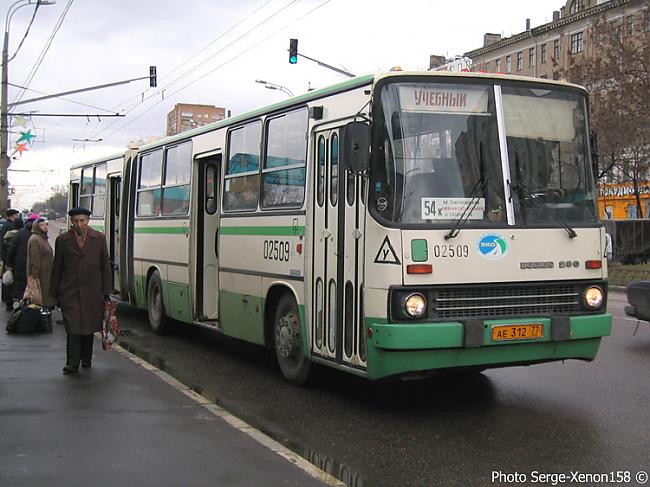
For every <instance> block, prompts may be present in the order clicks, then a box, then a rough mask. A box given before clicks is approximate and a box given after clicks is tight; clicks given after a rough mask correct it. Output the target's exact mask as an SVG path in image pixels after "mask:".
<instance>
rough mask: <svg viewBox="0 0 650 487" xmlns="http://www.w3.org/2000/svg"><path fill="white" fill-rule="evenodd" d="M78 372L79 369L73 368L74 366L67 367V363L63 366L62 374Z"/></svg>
mask: <svg viewBox="0 0 650 487" xmlns="http://www.w3.org/2000/svg"><path fill="white" fill-rule="evenodd" d="M77 372H79V369H75V368H74V367H68V366H67V365H66V366H65V367H63V374H64V375H68V374H76V373H77Z"/></svg>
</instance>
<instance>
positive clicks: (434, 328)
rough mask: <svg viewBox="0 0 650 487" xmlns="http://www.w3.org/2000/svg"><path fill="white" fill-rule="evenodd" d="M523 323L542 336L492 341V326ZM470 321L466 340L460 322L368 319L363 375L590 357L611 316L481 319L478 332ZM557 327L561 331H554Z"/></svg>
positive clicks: (608, 330) (607, 329) (377, 376)
mask: <svg viewBox="0 0 650 487" xmlns="http://www.w3.org/2000/svg"><path fill="white" fill-rule="evenodd" d="M527 324H528V325H532V324H535V325H538V324H541V325H542V326H543V332H542V335H541V336H540V337H539V338H534V339H514V340H507V341H505V340H495V339H493V328H494V327H495V326H499V325H501V326H503V325H516V326H520V325H527ZM474 325H475V326H474V329H473V331H471V333H472V334H473V338H472V339H471V340H469V339H468V336H469V335H470V330H469V328H468V327H467V325H466V324H464V323H461V322H443V323H386V322H381V321H380V320H372V319H368V320H366V332H367V337H368V338H367V346H368V361H367V364H368V365H367V366H368V369H367V370H368V378H370V379H381V378H383V377H388V376H392V375H399V374H407V373H412V372H416V373H417V372H424V371H430V370H435V369H447V368H456V367H478V368H490V367H502V366H508V365H525V364H533V363H540V362H549V361H555V360H564V359H581V360H593V359H594V358H595V357H596V354H597V352H598V347H599V346H600V340H601V338H602V337H604V336H608V335H610V334H611V329H612V315H611V314H609V313H604V314H599V315H586V316H576V317H567V318H565V321H564V323H561V322H560V321H558V320H556V319H551V318H526V319H524V320H520V319H516V320H485V321H481V322H480V323H478V325H479V326H478V335H477V327H476V323H474ZM553 327H555V331H554V330H553ZM561 327H563V328H564V330H563V331H562V332H559V331H558V330H560V328H561ZM466 328H467V329H466Z"/></svg>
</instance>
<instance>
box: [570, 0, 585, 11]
mask: <svg viewBox="0 0 650 487" xmlns="http://www.w3.org/2000/svg"><path fill="white" fill-rule="evenodd" d="M584 9H585V0H574V1H573V2H571V7H569V12H571V13H572V14H575V13H578V12H580V11H581V10H584Z"/></svg>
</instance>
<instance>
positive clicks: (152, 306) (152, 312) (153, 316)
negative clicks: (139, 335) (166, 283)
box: [147, 271, 169, 333]
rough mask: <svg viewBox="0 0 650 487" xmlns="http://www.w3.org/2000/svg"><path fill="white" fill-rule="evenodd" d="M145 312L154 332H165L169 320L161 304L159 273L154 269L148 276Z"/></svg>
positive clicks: (161, 294) (161, 293)
mask: <svg viewBox="0 0 650 487" xmlns="http://www.w3.org/2000/svg"><path fill="white" fill-rule="evenodd" d="M147 314H148V315H149V324H151V328H152V329H153V331H155V332H156V333H165V332H166V331H167V329H168V323H169V320H168V319H167V317H166V316H165V306H164V304H163V292H162V280H161V279H160V274H159V273H158V271H155V272H154V273H153V274H152V275H151V277H150V278H149V285H148V286H147Z"/></svg>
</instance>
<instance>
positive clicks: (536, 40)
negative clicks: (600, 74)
mask: <svg viewBox="0 0 650 487" xmlns="http://www.w3.org/2000/svg"><path fill="white" fill-rule="evenodd" d="M649 3H650V2H648V0H610V1H604V0H569V1H568V2H567V3H566V4H565V5H564V6H563V7H562V8H561V9H560V10H556V11H554V12H553V17H552V18H553V20H552V21H551V22H548V23H546V24H543V25H540V26H537V27H531V26H530V20H526V23H525V30H524V31H523V32H520V33H519V34H516V35H513V36H511V37H507V38H502V37H501V35H500V34H490V33H486V34H485V35H484V39H483V47H480V48H478V49H474V50H472V51H469V52H467V53H465V56H466V57H468V58H470V59H471V60H472V70H473V71H483V72H488V73H507V74H516V75H521V76H534V77H539V78H547V79H558V78H559V77H560V74H559V72H560V70H561V69H562V68H566V67H568V66H569V65H570V63H571V62H572V61H577V60H579V59H582V58H587V59H590V58H594V57H597V56H599V55H601V53H600V51H599V45H600V39H599V33H598V32H597V29H596V28H595V25H596V24H597V23H598V22H600V21H602V20H603V19H604V20H605V21H606V22H608V23H609V25H610V26H612V27H614V28H616V29H620V32H621V35H622V36H630V37H631V36H633V35H636V34H639V33H645V34H646V35H647V34H648V33H650V13H649V10H650V9H649V8H648V5H649ZM645 39H646V42H647V39H648V37H645Z"/></svg>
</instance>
